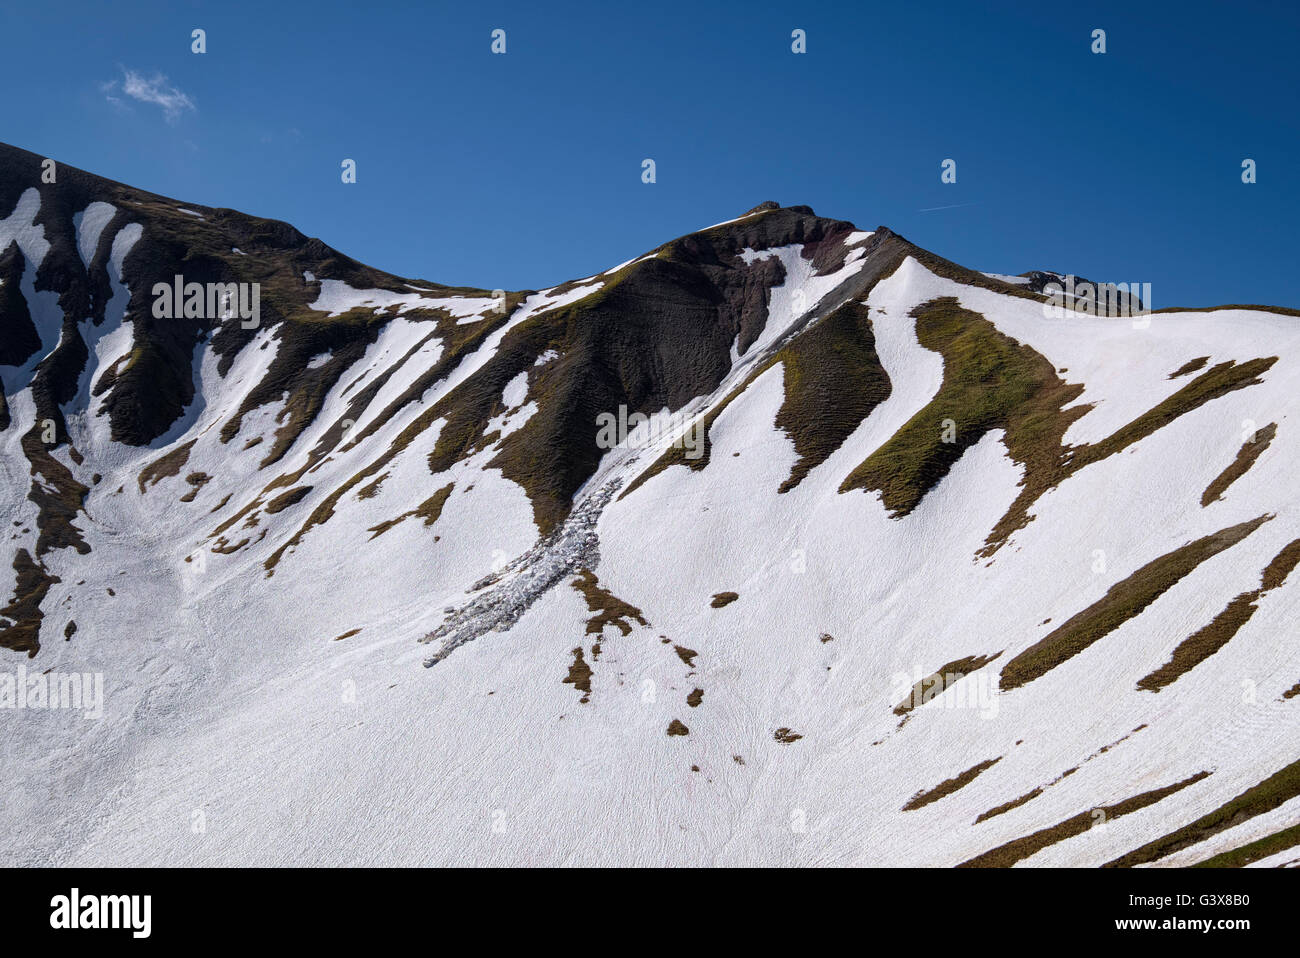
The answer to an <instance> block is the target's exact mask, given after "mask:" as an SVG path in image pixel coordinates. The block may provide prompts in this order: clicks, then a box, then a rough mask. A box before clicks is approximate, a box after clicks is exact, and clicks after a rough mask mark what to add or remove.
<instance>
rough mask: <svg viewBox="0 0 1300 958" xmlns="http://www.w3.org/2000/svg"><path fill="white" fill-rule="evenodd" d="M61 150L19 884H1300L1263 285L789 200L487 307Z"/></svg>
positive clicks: (26, 368)
mask: <svg viewBox="0 0 1300 958" xmlns="http://www.w3.org/2000/svg"><path fill="white" fill-rule="evenodd" d="M47 168H48V164H44V163H43V162H42V158H41V157H38V156H36V155H34V154H31V153H27V152H25V151H22V150H19V149H16V148H13V147H8V146H4V147H0V216H2V217H3V218H0V380H2V381H3V385H4V389H3V406H0V426H2V428H0V444H2V448H3V455H2V456H0V465H2V467H3V468H2V469H0V477H2V484H0V507H2V508H3V510H4V513H5V516H6V517H7V520H8V521H7V527H8V528H9V529H10V533H9V535H10V539H9V541H8V554H7V555H6V556H0V560H3V561H4V563H5V568H6V569H11V570H12V571H11V572H10V574H9V577H8V580H7V582H6V583H5V584H4V585H3V586H0V589H3V590H4V591H5V594H6V596H7V597H6V598H3V599H0V601H3V603H4V607H3V609H0V646H2V647H3V648H2V649H0V654H2V655H3V656H4V658H5V662H6V664H5V666H4V668H3V669H0V724H2V725H3V734H0V742H2V743H3V744H2V745H0V756H3V759H4V763H5V768H6V769H7V770H8V774H9V777H10V786H9V788H8V789H7V796H6V803H5V805H4V811H3V819H2V820H3V822H4V824H6V825H7V826H9V827H8V830H9V832H10V833H11V834H14V835H21V836H22V840H21V841H18V842H13V843H11V844H10V850H9V852H8V853H7V854H6V855H5V858H4V860H5V863H6V864H28V865H31V864H42V865H48V864H58V865H65V864H87V865H96V864H119V865H120V864H164V863H165V864H200V865H203V864H217V863H228V864H291V863H297V864H329V863H355V864H589V863H604V864H654V865H675V864H781V865H785V864H805V865H806V864H868V865H871V864H874V865H898V864H907V865H940V866H951V865H971V866H981V865H1013V864H1025V865H1031V866H1033V865H1059V864H1069V865H1089V866H1096V865H1119V866H1130V865H1145V864H1155V865H1188V864H1196V863H1203V862H1211V863H1216V864H1238V865H1239V864H1251V863H1259V864H1294V863H1296V861H1297V860H1300V834H1298V832H1300V829H1297V827H1296V826H1297V823H1298V822H1300V755H1298V754H1297V751H1296V742H1297V741H1300V647H1298V646H1297V645H1296V643H1295V642H1294V641H1291V636H1292V635H1293V633H1294V628H1293V625H1292V623H1293V622H1294V619H1295V617H1296V614H1297V612H1300V585H1297V579H1300V574H1296V573H1295V571H1294V570H1295V566H1296V564H1297V562H1300V538H1298V537H1300V529H1298V528H1297V523H1296V516H1297V496H1298V493H1297V492H1296V491H1295V490H1296V488H1297V487H1296V485H1295V483H1294V482H1292V477H1293V475H1294V472H1295V465H1296V460H1297V455H1298V454H1300V445H1298V444H1297V442H1296V440H1295V439H1294V438H1293V426H1294V423H1289V422H1287V420H1288V419H1289V418H1290V416H1291V414H1292V413H1296V412H1297V411H1298V410H1297V406H1298V405H1300V398H1297V397H1300V389H1298V388H1297V386H1300V366H1298V365H1297V364H1298V363H1300V325H1298V324H1297V323H1298V321H1297V317H1298V316H1300V313H1297V312H1296V311H1295V310H1290V309H1284V308H1280V307H1279V308H1274V307H1263V306H1227V307H1222V308H1217V309H1208V310H1203V309H1194V310H1178V309H1162V310H1157V311H1154V312H1151V313H1140V314H1138V315H1099V314H1098V310H1096V309H1094V308H1092V306H1091V305H1090V304H1091V301H1090V300H1087V299H1086V297H1085V296H1083V295H1082V294H1081V293H1080V289H1081V288H1082V285H1081V284H1084V283H1085V281H1082V280H1076V279H1075V278H1074V277H1071V276H1067V275H1062V274H1060V273H1055V272H1048V271H1043V270H1037V271H1030V272H1027V273H1025V274H1023V275H1022V276H1007V275H1001V274H986V273H982V272H978V271H974V270H970V269H967V268H964V267H962V266H958V265H957V264H955V263H952V262H949V261H948V260H945V259H943V258H942V257H940V256H937V255H935V254H933V253H930V252H928V251H926V250H923V249H921V248H919V247H917V246H915V245H913V244H911V243H909V242H908V241H907V240H906V239H904V238H903V237H902V236H900V235H898V234H896V233H894V232H892V231H891V230H889V229H887V228H884V227H879V228H877V229H875V230H873V231H865V230H859V229H858V228H857V227H855V226H854V225H853V224H851V223H848V222H845V221H842V220H834V219H828V218H825V217H821V216H817V215H816V214H814V212H813V211H812V210H811V209H809V208H808V207H803V206H791V207H781V206H778V205H777V204H775V203H764V204H762V205H760V206H758V207H755V208H754V209H753V210H751V211H749V212H748V213H746V214H744V215H742V216H739V217H738V218H736V219H734V220H730V221H728V222H725V223H721V224H718V225H717V226H713V227H710V228H708V229H704V230H700V231H698V232H694V233H691V234H688V235H686V236H682V237H680V238H678V239H675V240H672V241H670V242H668V243H665V244H664V245H662V246H660V247H658V248H657V249H655V250H652V251H650V252H649V253H647V254H645V255H644V256H640V257H637V258H635V259H633V260H631V261H629V262H627V263H623V264H621V265H618V266H614V267H612V268H611V269H609V270H607V271H605V272H603V273H600V274H598V275H596V276H590V277H586V278H584V279H579V280H573V281H569V282H565V283H562V284H560V285H558V286H555V287H552V288H550V289H545V290H517V291H505V290H481V289H470V288H464V287H455V286H445V285H441V284H439V283H435V282H429V281H425V280H418V279H410V278H403V277H398V276H394V275H392V274H389V273H384V272H380V271H378V270H376V269H373V268H371V267H368V266H364V265H362V264H360V263H358V262H356V261H354V260H352V259H350V258H349V257H347V256H346V255H344V254H342V253H340V252H338V251H336V250H334V249H332V248H331V247H329V246H327V245H325V244H324V243H322V242H321V241H320V240H316V239H310V238H307V237H305V236H303V235H302V234H301V233H299V232H298V231H297V230H295V229H294V228H293V227H291V226H289V225H287V224H285V223H280V222H275V221H272V220H265V219H258V218H256V217H252V216H247V215H244V214H242V213H238V212H235V211H233V210H226V209H212V208H208V207H203V206H196V205H194V204H188V203H178V202H176V201H174V200H170V199H167V198H165V197H161V196H156V195H153V194H150V193H146V192H143V191H140V190H136V189H132V188H130V187H127V186H124V185H122V184H119V183H114V182H110V181H108V180H105V179H102V178H99V177H96V176H93V175H91V174H88V173H85V172H82V171H79V170H76V169H73V168H70V167H66V166H62V165H59V166H57V167H56V177H55V181H54V182H52V183H48V182H45V179H46V178H47V177H46V176H45V175H44V174H45V172H46V170H47ZM435 242H436V238H435ZM444 278H446V277H444ZM1067 281H1068V283H1069V285H1070V288H1071V293H1070V294H1069V295H1067V296H1066V297H1065V300H1064V303H1065V306H1064V308H1063V309H1061V308H1057V307H1056V306H1054V305H1053V303H1057V304H1059V303H1060V302H1062V300H1061V298H1060V297H1059V296H1058V297H1057V299H1056V300H1053V299H1052V298H1051V297H1052V291H1053V284H1056V285H1057V286H1060V285H1062V284H1064V283H1066V282H1067ZM1098 289H1099V290H1100V289H1102V288H1101V287H1098ZM1140 299H1142V297H1139V296H1137V295H1136V294H1129V293H1126V294H1125V295H1124V297H1122V298H1119V299H1117V300H1115V302H1118V303H1119V304H1120V306H1121V307H1122V309H1121V312H1125V313H1127V312H1131V311H1133V310H1134V309H1135V308H1136V307H1140V306H1141V305H1142V304H1141V302H1139V300H1140ZM1145 301H1146V302H1147V303H1150V298H1149V297H1146V298H1145ZM1103 312H1104V311H1103ZM74 679H76V687H77V690H78V691H79V692H80V693H84V695H83V700H82V701H81V702H80V706H81V707H80V708H54V707H52V706H53V705H55V704H57V703H60V702H61V703H62V704H65V705H66V704H68V699H69V697H70V695H71V690H72V688H73V685H74V681H73V680H74ZM96 683H99V685H98V686H97V685H96ZM97 687H102V698H99V697H97V696H96V694H95V693H94V692H93V690H94V689H95V688H97ZM6 696H7V697H6ZM60 696H62V698H60Z"/></svg>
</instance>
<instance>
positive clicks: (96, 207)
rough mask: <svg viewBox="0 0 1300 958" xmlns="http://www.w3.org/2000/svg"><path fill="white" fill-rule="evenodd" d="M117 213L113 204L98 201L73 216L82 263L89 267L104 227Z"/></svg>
mask: <svg viewBox="0 0 1300 958" xmlns="http://www.w3.org/2000/svg"><path fill="white" fill-rule="evenodd" d="M116 212H117V208H116V207H115V206H113V205H112V204H111V203H100V202H98V201H96V202H94V203H91V204H90V205H89V206H87V207H86V208H85V209H84V210H82V211H81V212H80V213H77V214H74V215H73V217H72V222H73V225H74V226H75V227H76V230H77V252H78V253H80V254H81V261H82V262H83V263H85V264H86V265H87V266H89V265H90V261H91V260H92V259H94V257H95V250H96V249H97V248H98V247H99V236H100V234H101V233H103V232H104V227H105V226H107V225H108V221H109V220H111V219H112V218H113V214H114V213H116Z"/></svg>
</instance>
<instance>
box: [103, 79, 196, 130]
mask: <svg viewBox="0 0 1300 958" xmlns="http://www.w3.org/2000/svg"><path fill="white" fill-rule="evenodd" d="M122 74H123V77H122V80H121V90H122V92H123V93H124V94H126V95H127V96H129V97H130V98H131V99H133V100H139V101H140V102H141V103H152V104H154V105H155V106H158V107H161V108H162V111H163V116H164V117H166V118H167V122H168V123H175V122H176V120H177V119H178V118H179V117H180V115H181V114H182V113H184V112H185V111H186V110H194V111H195V112H197V111H198V108H197V107H196V106H195V105H194V101H193V100H191V99H190V97H189V94H187V93H185V92H184V91H182V90H181V89H180V88H179V87H177V86H175V85H174V84H173V83H172V82H171V81H170V80H168V79H167V78H166V77H165V76H163V75H162V74H161V73H155V74H154V75H153V76H152V77H146V76H145V75H144V74H142V73H136V72H135V71H134V70H128V69H127V68H126V67H122ZM101 89H102V90H103V91H104V95H105V98H106V99H107V100H108V102H109V103H112V104H113V105H114V106H118V105H120V104H121V100H119V99H118V98H117V97H115V96H113V95H112V94H113V93H116V92H117V90H118V81H117V80H111V81H109V82H108V83H105V84H103V85H102V87H101Z"/></svg>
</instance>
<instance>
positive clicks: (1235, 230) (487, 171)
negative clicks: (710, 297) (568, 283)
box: [0, 0, 1300, 307]
mask: <svg viewBox="0 0 1300 958" xmlns="http://www.w3.org/2000/svg"><path fill="white" fill-rule="evenodd" d="M1057 7H1060V8H1065V7H1067V5H1065V4H1043V3H1028V2H1026V3H1002V4H999V3H978V4H976V3H945V2H936V3H926V4H920V3H887V4H886V3H881V4H876V3H862V2H852V3H849V2H844V3H798V4H795V3H786V4H762V3H753V2H750V3H701V2H693V3H677V2H668V0H655V2H653V3H649V4H636V5H632V4H607V3H591V4H567V3H548V4H539V3H536V2H530V3H491V2H487V3H458V4H448V3H426V2H419V3H417V2H411V3H407V4H386V3H380V2H373V3H365V4H358V3H331V2H328V0H320V2H312V3H287V2H286V3H270V2H265V0H264V2H260V3H243V2H231V0H223V2H214V3H205V2H191V3H176V2H171V3H164V2H159V3H143V2H142V3H131V2H125V0H118V2H113V3H104V2H103V0H88V2H76V0H63V2H60V3H58V4H36V3H29V4H6V5H5V9H4V11H3V12H0V44H3V46H2V47H0V49H3V51H4V56H3V57H0V76H2V77H3V80H4V89H5V90H6V91H7V92H8V96H7V98H6V104H5V111H4V112H5V120H4V127H3V130H2V131H0V139H2V140H4V141H5V142H9V143H13V144H15V145H17V146H21V147H23V148H25V149H29V150H32V151H34V152H37V153H40V154H42V155H48V156H52V157H54V158H56V159H58V160H60V161H62V162H66V163H71V164H73V165H75V166H80V167H82V168H85V169H87V170H90V171H92V172H95V173H99V174H102V175H105V176H109V177H112V178H114V179H118V180H122V181H124V182H127V183H130V184H132V185H134V186H138V187H141V188H144V189H148V190H152V191H154V192H158V193H163V194H166V195H169V196H174V197H176V198H178V199H182V200H188V201H191V202H194V203H202V204H207V205H211V206H226V207H233V208H236V209H240V210H243V211H245V212H249V213H254V214H258V215H262V216H269V217H274V218H278V219H283V220H288V221H289V222H291V223H293V224H294V225H295V226H297V227H298V228H299V229H301V230H302V231H303V232H304V233H307V234H308V235H312V236H319V237H320V238H321V239H323V240H325V241H326V242H327V243H329V244H331V245H333V246H335V247H337V248H339V249H341V250H342V251H344V252H345V253H348V254H349V255H351V256H353V257H355V258H357V259H359V260H361V261H363V262H366V263H370V264H371V265H374V266H377V267H380V268H382V269H386V270H389V271H392V272H395V273H399V274H402V275H406V276H412V277H418V278H424V279H430V280H435V281H438V282H444V283H451V284H463V285H474V286H482V287H486V288H496V287H503V288H511V289H520V288H541V287H544V286H549V285H553V284H555V283H558V282H560V281H562V280H565V279H570V278H576V277H581V276H586V275H589V274H592V273H595V272H598V271H600V270H603V269H605V268H607V267H609V266H612V265H614V264H616V263H619V262H621V261H623V260H626V259H629V258H631V257H633V256H636V255H638V254H640V253H642V252H644V251H645V250H647V249H650V248H652V247H654V246H657V245H658V244H659V243H661V242H664V241H665V240H667V239H670V238H672V237H674V236H677V235H680V234H682V233H686V232H690V231H691V230H693V229H698V228H701V227H704V226H708V225H710V224H712V223H715V222H718V221H720V220H724V219H729V218H731V217H733V216H736V215H739V214H740V213H741V212H743V211H745V210H746V209H748V208H749V207H751V206H754V205H755V204H757V203H759V202H762V201H764V200H768V199H772V200H776V201H777V202H779V203H782V204H783V205H793V204H798V203H803V204H807V205H810V206H812V207H813V208H814V209H816V211H817V212H818V213H820V214H822V215H825V216H833V217H837V218H841V219H848V220H852V221H853V222H855V223H857V224H858V225H859V226H860V227H863V228H867V229H871V228H874V227H875V226H877V225H880V224H884V225H888V226H890V227H891V228H893V229H895V230H897V231H898V232H900V233H902V234H903V235H905V236H907V237H908V238H909V239H911V240H913V241H914V242H917V243H919V244H921V245H922V246H925V247H927V248H929V249H931V250H933V251H935V252H937V253H940V254H941V255H944V256H947V257H948V258H950V259H953V260H956V261H957V262H960V263H962V264H963V265H966V266H970V267H973V268H976V269H983V270H990V271H998V272H1009V273H1018V272H1022V271H1024V270H1027V269H1033V268H1047V269H1056V270H1061V271H1072V272H1075V273H1077V274H1079V275H1083V276H1087V277H1089V278H1091V279H1094V280H1098V281H1109V282H1130V283H1132V282H1149V283H1151V284H1152V299H1153V305H1154V306H1156V307H1161V306H1170V305H1209V304H1213V303H1227V302H1262V303H1273V304H1279V305H1288V306H1300V264H1298V263H1297V259H1298V255H1300V240H1297V225H1298V224H1300V111H1298V110H1297V108H1296V94H1297V90H1300V67H1298V66H1297V56H1296V46H1297V40H1300V12H1298V11H1300V5H1297V4H1295V3H1289V2H1288V3H1282V2H1278V3H1251V2H1235V3H1231V4H1226V3H1149V4H1142V3H1098V4H1092V5H1089V4H1083V3H1079V4H1069V5H1068V7H1069V9H1047V8H1057ZM196 27H200V28H203V29H204V30H206V31H207V46H208V50H207V53H205V54H203V55H196V54H193V53H191V52H190V42H191V41H190V32H191V30H193V29H194V28H196ZM498 27H499V28H502V29H504V30H505V31H506V40H507V52H506V54H505V55H504V56H501V55H493V54H492V53H491V52H490V49H489V47H490V43H491V37H490V34H491V31H492V30H493V29H494V28H498ZM795 28H799V29H803V30H805V31H806V33H807V53H806V54H802V55H797V54H794V53H792V52H791V49H790V44H791V39H790V35H791V31H792V30H793V29H795ZM1094 28H1102V29H1105V30H1106V40H1107V52H1106V53H1105V54H1103V55H1097V54H1093V53H1092V52H1091V51H1090V44H1091V33H1092V31H1093V29H1094ZM160 77H165V78H166V79H165V81H163V80H161V79H159V78H160ZM132 94H134V95H132ZM647 157H648V158H653V159H654V160H655V162H656V165H657V182H656V183H654V184H652V185H647V184H644V183H642V182H641V161H642V160H643V159H644V158H647ZM1246 157H1249V158H1252V159H1254V160H1255V161H1256V162H1257V164H1258V182H1257V183H1255V184H1253V185H1245V184H1243V183H1242V182H1241V162H1242V160H1243V159H1244V158H1246ZM344 158H352V159H355V160H356V161H357V173H358V175H357V183H355V184H350V185H345V184H343V183H342V182H341V181H340V175H339V174H340V163H341V161H342V160H343V159H344ZM946 158H953V159H955V160H956V161H957V182H956V183H955V184H943V183H941V182H940V172H941V170H940V165H941V163H942V161H943V160H944V159H946ZM941 207H942V208H941Z"/></svg>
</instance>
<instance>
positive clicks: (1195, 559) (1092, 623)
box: [999, 515, 1271, 690]
mask: <svg viewBox="0 0 1300 958" xmlns="http://www.w3.org/2000/svg"><path fill="white" fill-rule="evenodd" d="M1270 518H1271V517H1270V516H1267V515H1264V516H1260V517H1258V518H1256V519H1252V520H1250V521H1249V522H1242V523H1239V524H1237V525H1235V526H1229V527H1228V528H1226V529H1221V530H1220V531H1218V532H1215V533H1212V534H1211V535H1208V536H1204V537H1202V538H1200V539H1197V540H1196V541H1195V542H1189V543H1188V544H1187V545H1184V546H1181V547H1180V548H1177V549H1175V550H1173V551H1172V552H1168V553H1166V554H1165V555H1162V556H1160V557H1159V558H1156V559H1153V560H1151V561H1150V562H1148V563H1147V564H1146V565H1144V566H1142V568H1140V569H1138V570H1137V571H1136V572H1134V573H1133V574H1132V575H1130V576H1128V577H1126V578H1125V579H1123V580H1121V581H1120V582H1117V583H1116V584H1115V585H1113V586H1111V587H1110V589H1108V590H1107V592H1106V594H1105V595H1104V596H1102V597H1101V598H1100V599H1098V600H1097V601H1096V602H1094V603H1093V604H1092V605H1090V606H1088V607H1087V608H1086V609H1084V610H1083V611H1082V612H1079V613H1077V614H1075V615H1073V616H1071V617H1070V619H1069V620H1068V621H1066V622H1064V623H1062V624H1061V625H1059V626H1058V627H1057V628H1055V629H1053V630H1052V631H1051V632H1050V633H1048V634H1047V635H1046V636H1044V637H1043V638H1042V639H1040V640H1039V641H1038V642H1035V643H1034V644H1033V645H1031V646H1030V647H1029V648H1027V649H1025V651H1023V652H1021V653H1020V654H1019V655H1017V656H1016V657H1015V658H1013V659H1012V660H1011V661H1010V662H1008V663H1007V664H1006V666H1005V667H1003V669H1002V675H1001V677H1000V680H999V684H1000V686H1001V687H1002V688H1003V689H1004V690H1006V689H1015V688H1020V687H1021V686H1022V685H1026V684H1027V683H1029V682H1032V681H1033V680H1034V679H1037V678H1041V677H1042V676H1044V675H1046V674H1047V673H1048V672H1050V671H1051V670H1052V669H1054V668H1056V667H1057V666H1058V665H1060V664H1061V663H1063V662H1065V661H1067V660H1069V659H1071V658H1073V657H1074V656H1076V655H1078V654H1079V653H1080V652H1083V651H1084V650H1085V649H1087V648H1089V647H1090V646H1091V645H1092V644H1093V643H1094V642H1097V641H1099V640H1101V639H1103V638H1105V637H1106V636H1107V635H1109V634H1110V633H1111V632H1113V631H1115V629H1117V628H1119V627H1120V626H1121V625H1123V624H1124V623H1125V622H1127V621H1128V620H1129V619H1132V618H1134V617H1136V616H1137V615H1139V614H1141V612H1142V611H1143V610H1144V609H1146V607H1147V606H1149V605H1150V604H1151V603H1152V602H1154V601H1155V600H1156V599H1158V598H1159V597H1160V596H1161V595H1163V594H1164V593H1165V592H1166V591H1168V590H1169V589H1171V588H1173V586H1174V585H1175V584H1176V583H1177V582H1178V581H1179V580H1181V579H1182V578H1183V577H1184V576H1186V575H1188V574H1189V573H1190V572H1191V571H1192V570H1193V569H1195V568H1196V567H1197V566H1199V565H1200V564H1201V563H1202V562H1205V561H1206V560H1207V559H1210V558H1211V557H1213V556H1216V555H1218V554H1219V553H1220V552H1223V551H1224V550H1225V549H1229V548H1231V547H1232V546H1234V545H1236V544H1237V543H1238V542H1240V541H1241V540H1242V539H1244V538H1246V536H1248V535H1250V534H1251V533H1252V532H1254V531H1255V530H1256V529H1258V528H1259V527H1260V526H1261V525H1263V524H1264V523H1265V522H1266V521H1268V520H1269V519H1270Z"/></svg>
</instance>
